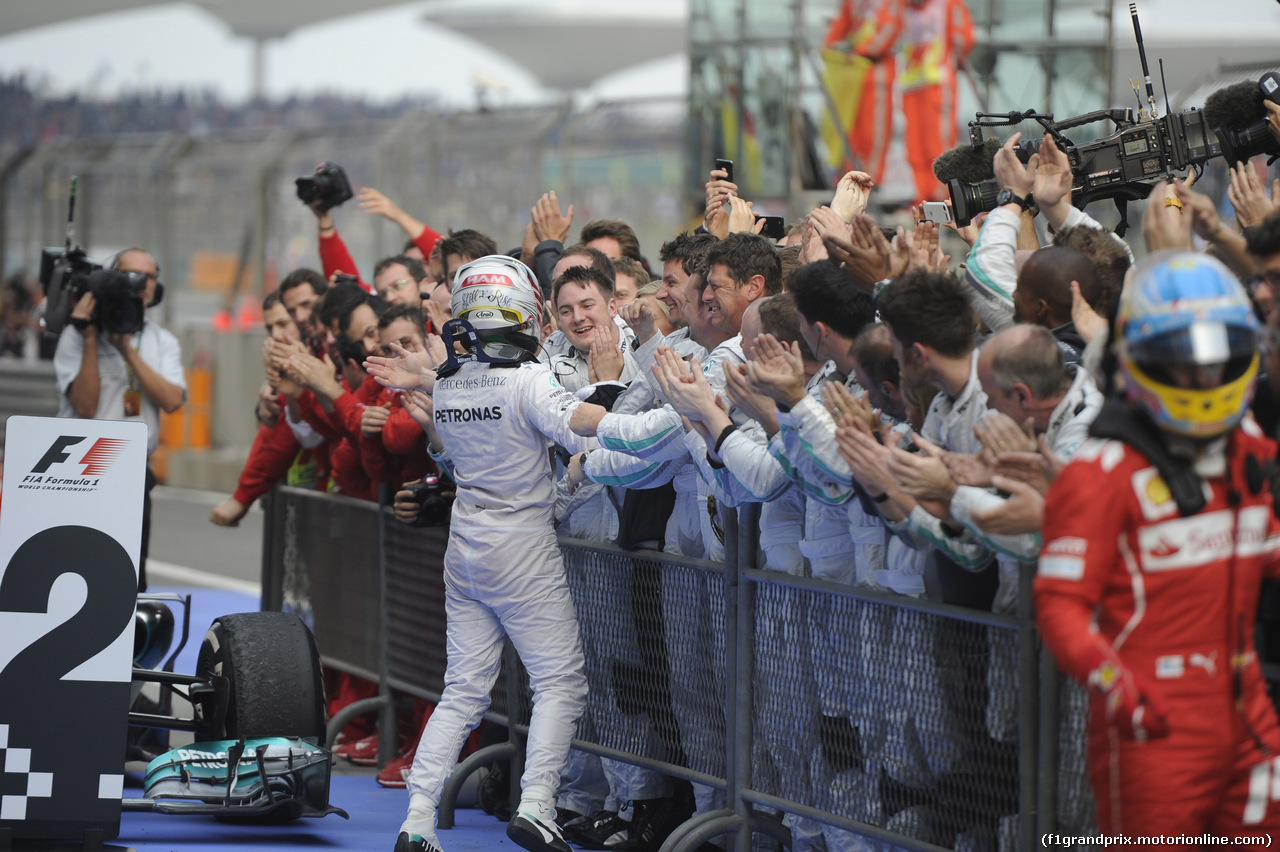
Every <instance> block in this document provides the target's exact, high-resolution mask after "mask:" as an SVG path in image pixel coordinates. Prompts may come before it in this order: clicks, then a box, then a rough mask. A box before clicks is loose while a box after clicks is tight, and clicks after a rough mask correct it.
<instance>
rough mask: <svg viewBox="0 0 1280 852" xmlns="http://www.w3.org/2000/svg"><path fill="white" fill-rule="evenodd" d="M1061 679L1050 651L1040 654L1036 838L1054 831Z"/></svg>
mask: <svg viewBox="0 0 1280 852" xmlns="http://www.w3.org/2000/svg"><path fill="white" fill-rule="evenodd" d="M1061 688H1062V677H1061V675H1060V673H1059V672H1058V666H1057V664H1056V663H1055V662H1054V660H1053V655H1052V654H1050V653H1049V649H1048V648H1045V649H1042V650H1041V652H1040V753H1039V755H1038V756H1039V776H1040V777H1039V788H1040V789H1039V795H1038V800H1039V801H1038V804H1037V806H1036V823H1037V824H1036V835H1037V836H1043V835H1044V834H1047V833H1049V832H1051V831H1055V830H1056V829H1057V824H1058V766H1059V764H1060V761H1059V759H1058V743H1059V736H1058V725H1059V722H1060V719H1059V715H1060V714H1059V712H1058V710H1059V702H1060V701H1061V697H1060V691H1061Z"/></svg>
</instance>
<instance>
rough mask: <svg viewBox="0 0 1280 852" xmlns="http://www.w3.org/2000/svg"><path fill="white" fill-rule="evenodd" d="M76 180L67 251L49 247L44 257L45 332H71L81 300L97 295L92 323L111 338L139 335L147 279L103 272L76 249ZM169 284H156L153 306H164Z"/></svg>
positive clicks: (41, 281) (72, 195) (69, 218)
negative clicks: (166, 288)
mask: <svg viewBox="0 0 1280 852" xmlns="http://www.w3.org/2000/svg"><path fill="white" fill-rule="evenodd" d="M75 203H76V179H75V178H72V179H71V199H70V208H69V213H68V216H67V242H66V245H65V246H63V247H62V248H46V249H44V250H43V251H42V252H41V253H40V286H41V288H42V289H43V290H44V295H45V299H46V304H47V305H48V307H47V308H46V309H45V314H44V329H45V332H47V333H48V334H53V335H58V334H61V333H62V330H63V329H64V328H66V325H67V322H68V321H72V322H74V321H73V320H70V317H71V311H72V309H73V308H74V307H75V304H76V302H78V301H79V300H80V298H81V297H82V296H84V294H86V293H92V294H93V297H94V300H95V302H96V303H97V304H96V305H95V306H94V309H93V316H92V317H91V318H90V320H89V322H88V323H86V325H89V324H92V325H94V326H96V327H98V328H99V329H101V330H102V331H103V332H106V333H107V334H135V333H136V332H139V331H141V330H142V326H143V323H144V321H145V319H146V312H147V305H146V304H145V303H144V301H143V299H144V298H145V296H146V292H147V276H145V275H143V274H142V273H141V272H127V271H125V270H122V269H107V268H103V266H102V264H99V263H94V262H93V261H91V260H89V257H88V255H86V254H85V251H84V249H82V248H81V247H80V246H78V245H77V246H74V247H73V246H72V241H73V239H74V234H75V225H74V222H75ZM163 295H164V285H163V284H161V283H160V282H158V281H157V282H156V289H155V295H154V297H153V299H152V304H159V302H160V299H161V297H162V296H163Z"/></svg>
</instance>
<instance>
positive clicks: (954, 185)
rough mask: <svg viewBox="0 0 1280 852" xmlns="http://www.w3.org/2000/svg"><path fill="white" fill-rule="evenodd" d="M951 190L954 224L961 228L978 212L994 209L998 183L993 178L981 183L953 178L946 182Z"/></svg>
mask: <svg viewBox="0 0 1280 852" xmlns="http://www.w3.org/2000/svg"><path fill="white" fill-rule="evenodd" d="M947 187H948V189H950V190H951V209H952V212H954V213H955V217H956V225H958V226H959V227H961V228H963V227H964V226H965V225H967V224H969V223H970V222H972V221H973V217H974V216H977V215H978V214H979V213H983V212H989V211H991V210H995V209H996V194H997V193H998V192H999V191H1000V185H999V184H997V183H996V182H995V181H994V180H985V181H983V182H982V183H965V182H964V181H962V180H960V179H958V178H953V179H952V180H951V181H949V182H948V184H947Z"/></svg>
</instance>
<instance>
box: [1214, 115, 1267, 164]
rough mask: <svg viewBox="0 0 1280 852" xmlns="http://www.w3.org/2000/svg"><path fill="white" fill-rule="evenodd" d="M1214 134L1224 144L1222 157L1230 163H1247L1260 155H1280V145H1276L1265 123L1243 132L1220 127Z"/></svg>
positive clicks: (1259, 122) (1245, 129)
mask: <svg viewBox="0 0 1280 852" xmlns="http://www.w3.org/2000/svg"><path fill="white" fill-rule="evenodd" d="M1214 132H1215V133H1216V134H1217V136H1218V141H1219V142H1220V143H1221V144H1222V156H1223V157H1225V158H1226V160H1227V162H1228V163H1232V164H1235V163H1247V162H1249V160H1251V159H1253V158H1254V157H1256V156H1258V155H1259V154H1275V153H1280V145H1277V144H1276V140H1275V137H1274V136H1272V135H1271V128H1270V127H1269V125H1268V124H1267V122H1265V121H1258V122H1255V123H1253V124H1251V125H1249V126H1248V127H1246V128H1244V129H1242V130H1232V129H1231V128H1230V127H1218V128H1215V129H1214Z"/></svg>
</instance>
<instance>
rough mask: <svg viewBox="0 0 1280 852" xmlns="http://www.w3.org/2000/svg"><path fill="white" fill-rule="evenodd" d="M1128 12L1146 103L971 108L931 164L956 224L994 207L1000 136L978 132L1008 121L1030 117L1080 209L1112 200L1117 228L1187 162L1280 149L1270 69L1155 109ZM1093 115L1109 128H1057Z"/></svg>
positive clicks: (1278, 90) (1025, 154)
mask: <svg viewBox="0 0 1280 852" xmlns="http://www.w3.org/2000/svg"><path fill="white" fill-rule="evenodd" d="M1129 11H1130V14H1131V15H1132V17H1133V28H1134V34H1135V36H1136V38H1137V42H1138V55H1139V57H1140V59H1141V61H1142V71H1143V76H1144V78H1145V79H1146V81H1147V83H1146V88H1147V107H1140V108H1139V110H1138V116H1137V118H1136V119H1135V118H1134V115H1133V111H1132V110H1131V109H1104V110H1096V111H1094V112H1090V113H1086V114H1085V115H1078V116H1075V117H1074V118H1068V119H1066V120H1064V121H1055V120H1054V118H1053V115H1052V113H1040V112H1037V111H1035V110H1026V111H1025V112H1018V111H1013V112H1008V113H985V112H980V113H978V114H977V116H976V118H975V120H974V121H971V122H969V145H968V146H961V147H960V148H956V149H953V150H952V151H948V152H946V153H945V154H943V155H942V156H941V157H939V159H938V161H936V162H935V166H934V169H935V173H936V174H937V175H938V178H939V179H940V180H943V181H944V182H946V183H947V185H948V188H949V189H950V191H951V205H952V208H953V211H954V213H955V220H956V224H957V225H960V226H964V225H967V224H969V222H970V221H971V220H972V219H973V217H974V216H976V215H977V214H978V213H981V212H984V211H990V210H994V209H995V208H996V193H997V192H998V191H999V186H998V185H997V183H996V181H995V180H994V178H990V177H989V174H988V173H989V172H990V163H991V159H992V158H993V156H994V154H995V150H996V149H997V148H998V147H999V143H998V141H997V140H991V139H985V138H984V137H983V133H982V130H983V128H984V127H1012V126H1014V125H1017V124H1020V123H1021V122H1023V121H1029V120H1030V121H1036V122H1038V123H1039V124H1040V125H1041V126H1042V127H1043V128H1044V129H1045V133H1046V135H1048V136H1052V137H1053V141H1054V143H1055V144H1056V145H1057V146H1058V148H1060V149H1061V150H1062V151H1063V153H1065V154H1066V155H1067V159H1068V160H1069V161H1070V163H1071V176H1072V186H1071V202H1072V204H1073V205H1074V206H1076V207H1080V208H1083V207H1084V206H1085V205H1087V204H1089V203H1091V202H1094V201H1098V200H1101V199H1107V198H1110V199H1114V200H1115V203H1116V209H1117V210H1118V211H1119V213H1120V225H1119V227H1117V229H1116V232H1117V233H1118V234H1121V235H1123V234H1124V232H1125V229H1126V227H1127V224H1128V223H1127V218H1126V212H1127V205H1128V203H1129V201H1133V200H1142V199H1145V198H1146V197H1147V196H1148V195H1150V194H1151V188H1152V187H1153V186H1154V185H1155V184H1156V183H1158V182H1160V181H1171V180H1175V179H1178V178H1179V177H1180V174H1178V173H1185V172H1186V170H1188V169H1194V170H1195V171H1196V173H1197V175H1198V174H1200V173H1201V172H1202V171H1203V167H1204V164H1205V162H1207V161H1208V160H1210V159H1212V158H1214V157H1225V158H1226V159H1227V162H1228V163H1231V164H1234V163H1236V162H1237V161H1248V160H1249V159H1250V158H1252V157H1255V156H1257V155H1259V154H1271V155H1273V159H1274V158H1275V157H1277V156H1280V143H1277V141H1276V139H1275V137H1274V136H1272V135H1271V132H1270V130H1269V128H1268V124H1267V112H1266V109H1265V108H1264V107H1263V105H1262V101H1263V99H1264V98H1265V99H1267V100H1270V101H1272V102H1273V103H1278V104H1280V74H1277V73H1276V72H1274V71H1269V72H1267V73H1266V74H1264V75H1262V78H1261V79H1259V80H1258V83H1257V85H1256V86H1254V85H1253V84H1252V83H1239V84H1236V85H1234V86H1228V87H1226V88H1224V89H1221V90H1219V91H1217V92H1214V93H1213V94H1212V95H1210V96H1209V98H1208V99H1207V100H1206V101H1205V105H1204V109H1203V110H1201V109H1196V108H1192V109H1188V110H1184V111H1183V112H1180V113H1172V112H1169V110H1168V104H1167V99H1166V105H1165V107H1166V108H1165V111H1166V114H1165V115H1163V116H1158V115H1157V110H1156V100H1155V92H1154V90H1153V89H1152V86H1151V75H1150V73H1149V72H1148V69H1147V57H1146V51H1145V48H1144V47H1143V44H1142V31H1141V29H1140V28H1139V26H1138V12H1137V8H1136V7H1135V5H1134V4H1130V6H1129ZM1135 91H1136V89H1135ZM1098 121H1111V122H1113V123H1114V124H1115V127H1116V130H1115V132H1114V133H1112V134H1111V135H1109V136H1105V137H1103V138H1101V139H1095V140H1093V141H1092V142H1085V143H1082V144H1079V145H1077V144H1076V143H1074V142H1072V141H1071V139H1070V138H1069V137H1068V136H1067V135H1066V134H1065V133H1064V131H1067V130H1070V129H1071V128H1074V127H1081V126H1084V125H1088V124H1093V123H1094V122H1098ZM1042 142H1043V139H1042V138H1041V139H1024V140H1021V141H1020V142H1019V143H1018V145H1017V149H1016V153H1017V155H1018V159H1019V160H1021V161H1022V162H1023V163H1026V162H1028V161H1029V160H1030V159H1031V155H1032V154H1034V153H1036V152H1037V151H1039V150H1040V145H1041V143H1042Z"/></svg>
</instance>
